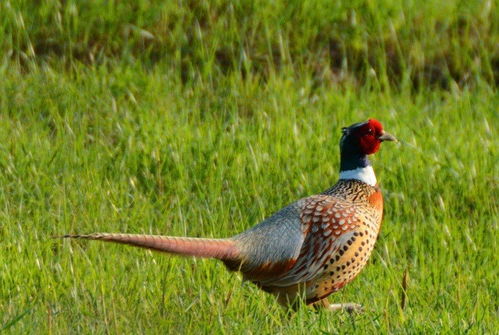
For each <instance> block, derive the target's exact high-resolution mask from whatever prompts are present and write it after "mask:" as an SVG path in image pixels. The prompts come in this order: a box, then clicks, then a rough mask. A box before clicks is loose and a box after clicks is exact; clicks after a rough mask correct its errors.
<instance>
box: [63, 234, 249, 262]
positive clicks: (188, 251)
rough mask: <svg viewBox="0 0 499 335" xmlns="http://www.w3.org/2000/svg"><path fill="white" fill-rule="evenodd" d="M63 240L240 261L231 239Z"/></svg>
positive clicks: (123, 236) (133, 237) (130, 236)
mask: <svg viewBox="0 0 499 335" xmlns="http://www.w3.org/2000/svg"><path fill="white" fill-rule="evenodd" d="M62 238H79V239H87V240H99V241H105V242H115V243H121V244H128V245H133V246H136V247H141V248H146V249H151V250H156V251H161V252H168V253H172V254H177V255H183V256H194V257H204V258H216V259H220V260H224V261H237V260H239V259H240V257H239V250H238V249H237V246H236V244H235V242H234V241H232V240H230V239H206V238H190V237H170V236H161V235H136V234H109V233H94V234H88V235H64V236H62Z"/></svg>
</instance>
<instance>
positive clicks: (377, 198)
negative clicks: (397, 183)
mask: <svg viewBox="0 0 499 335" xmlns="http://www.w3.org/2000/svg"><path fill="white" fill-rule="evenodd" d="M369 203H370V204H371V205H372V206H373V207H374V208H376V210H378V211H380V212H381V213H383V195H382V194H381V189H380V188H379V187H377V186H376V192H374V193H373V194H371V196H370V197H369Z"/></svg>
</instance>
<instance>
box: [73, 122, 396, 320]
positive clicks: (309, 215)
mask: <svg viewBox="0 0 499 335" xmlns="http://www.w3.org/2000/svg"><path fill="white" fill-rule="evenodd" d="M342 130H343V135H342V137H341V141H340V152H341V165H340V179H339V181H338V182H337V183H336V184H335V185H334V186H332V187H331V188H329V189H328V190H326V191H324V192H323V193H321V194H318V195H313V196H309V197H307V198H303V199H301V200H298V201H296V202H294V203H292V204H290V205H288V206H287V207H284V208H283V209H281V210H280V211H278V212H277V213H275V214H274V215H272V216H271V217H269V218H267V219H266V220H264V221H263V222H261V223H260V224H258V225H256V226H254V227H253V228H251V229H249V230H247V231H245V232H243V233H241V234H238V235H236V236H233V237H231V238H226V239H203V238H188V237H169V236H155V235H132V234H107V233H94V234H90V235H65V236H64V237H67V238H84V239H91V240H101V241H108V242H117V243H123V244H130V245H134V246H138V247H144V248H148V249H153V250H157V251H163V252H168V253H173V254H180V255H187V256H196V257H207V258H215V259H219V260H221V261H223V262H224V263H225V265H226V266H227V267H228V268H229V269H230V270H232V271H240V272H241V273H242V274H243V277H244V279H246V280H249V281H251V282H253V283H255V284H256V285H258V287H260V288H261V289H263V290H264V291H267V292H270V293H272V294H274V295H276V296H277V297H278V300H279V302H280V303H282V304H283V305H289V304H293V303H294V302H295V299H300V298H301V297H304V298H305V301H306V303H307V304H315V306H319V307H325V308H328V309H330V310H336V309H340V308H346V309H348V310H352V309H354V308H356V307H360V306H358V305H356V304H333V305H330V304H329V303H328V302H327V296H329V295H330V294H331V293H333V292H336V291H338V290H339V289H341V288H342V287H343V286H345V285H346V284H347V283H349V282H350V281H352V280H353V279H354V278H355V276H357V274H358V273H359V272H360V271H361V270H362V268H363V267H364V266H365V265H366V262H367V260H368V259H369V256H370V254H371V251H372V250H373V247H374V243H375V242H376V239H377V236H378V233H379V230H380V225H381V218H382V213H383V198H382V195H381V191H380V189H379V187H378V185H377V181H376V176H375V175H374V171H373V168H372V166H371V164H370V162H369V160H368V158H367V156H368V155H370V154H374V153H375V152H377V151H378V150H379V148H380V144H381V142H383V141H395V140H396V139H395V137H393V136H392V135H390V134H388V133H386V132H385V131H384V130H383V127H382V125H381V123H380V122H379V121H377V120H373V119H371V120H368V121H366V122H362V123H356V124H353V125H351V126H350V127H346V128H343V129H342Z"/></svg>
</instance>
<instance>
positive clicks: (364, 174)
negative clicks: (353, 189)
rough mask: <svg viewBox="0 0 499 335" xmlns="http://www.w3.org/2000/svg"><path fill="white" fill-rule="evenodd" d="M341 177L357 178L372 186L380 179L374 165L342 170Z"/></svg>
mask: <svg viewBox="0 0 499 335" xmlns="http://www.w3.org/2000/svg"><path fill="white" fill-rule="evenodd" d="M340 179H356V180H360V181H361V182H363V183H366V184H368V185H371V186H376V184H377V183H378V181H377V180H376V175H375V174H374V170H373V167H372V166H370V165H369V166H366V167H360V168H356V169H354V170H346V171H341V172H340Z"/></svg>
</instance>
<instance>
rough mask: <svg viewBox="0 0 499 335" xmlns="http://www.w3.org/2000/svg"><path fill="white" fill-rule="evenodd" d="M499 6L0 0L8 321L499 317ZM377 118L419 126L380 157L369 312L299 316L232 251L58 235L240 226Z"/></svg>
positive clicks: (377, 323) (428, 322)
mask: <svg viewBox="0 0 499 335" xmlns="http://www.w3.org/2000/svg"><path fill="white" fill-rule="evenodd" d="M497 12H498V11H497V3H496V2H494V1H457V0H453V1H447V2H440V1H425V2H418V1H409V0H404V1H389V0H385V1H378V2H374V1H349V2H346V1H335V2H329V1H316V2H311V1H305V2H299V1H289V2H284V1H273V2H267V1H253V2H249V1H234V2H230V1H222V0H218V1H212V2H198V1H171V2H170V1H166V2H163V1H145V0H140V1H136V2H133V3H126V2H122V1H62V0H61V1H2V2H0V61H1V63H0V78H1V79H0V125H1V126H0V183H1V185H2V187H0V329H2V330H4V331H6V332H9V333H19V334H26V333H36V334H38V333H56V334H59V333H173V332H176V333H177V332H182V333H196V334H198V333H210V334H212V333H250V334H251V333H289V334H301V333H304V332H310V333H338V334H343V333H374V332H380V333H410V334H413V333H435V332H439V333H452V334H461V333H495V332H497V331H498V329H499V328H498V327H499V325H498V321H497V320H498V316H499V315H498V314H499V305H498V301H499V298H498V285H497V277H498V270H497V264H499V262H498V257H497V252H496V250H497V236H498V234H497V221H498V215H497V214H498V213H497V211H498V210H497V209H498V208H497V192H498V189H497V175H498V167H497V161H498V153H497V149H498V141H497V124H498V121H499V120H498V114H497V109H498V100H499V99H498V95H497V90H496V84H497V80H498V67H499V65H498V46H499V43H498V42H499V39H498V35H499V34H498V27H497V22H498V17H497V16H498V15H497ZM369 117H374V118H378V119H380V120H381V121H382V122H383V124H384V125H385V128H386V129H387V130H388V131H390V132H391V133H393V134H395V135H396V136H397V137H398V138H400V139H401V144H400V145H390V144H387V145H384V147H383V149H382V150H381V152H380V153H379V154H378V155H377V156H376V157H375V158H374V165H375V170H376V172H377V175H378V179H379V180H380V182H381V184H382V187H383V189H384V193H385V198H386V210H385V223H384V225H383V231H382V235H381V237H380V240H379V241H378V243H377V247H376V250H375V253H374V255H373V258H372V261H371V263H370V264H369V266H368V267H367V268H366V269H365V270H364V271H363V273H361V275H359V277H358V278H357V279H356V280H355V281H354V282H353V283H352V284H350V285H349V286H347V287H346V288H345V289H344V290H342V291H341V292H339V293H337V294H335V295H334V296H333V297H332V300H336V301H338V302H342V301H343V302H346V301H354V302H358V303H361V304H363V305H364V306H365V307H366V312H365V313H364V314H362V315H356V316H355V317H350V316H349V315H347V314H343V313H336V314H333V313H328V312H319V313H315V312H313V311H311V310H309V309H306V308H303V309H301V310H300V311H298V313H297V314H296V315H295V316H294V317H292V318H289V317H288V316H287V315H286V314H285V311H283V310H282V309H281V308H280V307H279V306H278V305H277V303H276V302H275V301H274V299H273V298H272V297H269V296H267V295H266V294H264V293H262V292H260V291H259V290H258V289H257V288H255V287H253V286H252V285H250V284H248V283H243V284H241V283H240V279H239V278H238V277H237V276H236V275H234V274H230V273H228V272H227V271H226V270H225V269H224V267H223V266H222V265H221V264H218V263H216V262H214V261H209V260H193V259H184V258H178V257H170V256H165V255H161V254H155V253H150V252H145V251H144V250H137V249H132V248H125V247H123V246H113V245H102V244H98V243H87V242H74V241H73V242H68V241H64V242H61V241H59V240H51V239H50V236H52V235H58V234H63V233H67V232H82V233H83V232H92V231H122V232H130V233H132V232H137V233H156V234H168V235H190V236H207V237H210V236H222V237H225V236H230V235H233V234H235V233H237V232H239V231H242V230H244V229H247V228H249V227H250V226H252V225H254V224H256V223H257V222H259V221H260V220H262V219H263V218H265V217H266V216H268V215H270V214H271V213H273V212H274V211H276V210H278V209H279V208H281V207H283V206H284V205H286V204H288V203H290V202H291V201H293V200H296V199H298V198H300V197H304V196H307V195H310V194H313V193H318V192H320V191H322V190H324V189H326V188H327V187H329V186H330V185H331V184H333V183H334V182H335V180H336V179H337V170H338V163H339V162H338V145H337V143H338V140H339V136H340V128H341V127H342V126H345V125H348V124H350V123H352V122H357V121H360V120H363V119H367V118H369ZM404 272H407V273H408V278H409V279H408V284H407V287H406V288H405V289H404V288H403V285H402V278H403V274H404ZM404 294H405V295H406V296H407V298H406V303H405V305H403V304H402V298H401V297H402V295H404Z"/></svg>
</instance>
